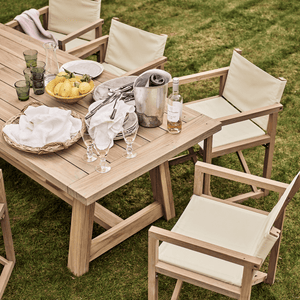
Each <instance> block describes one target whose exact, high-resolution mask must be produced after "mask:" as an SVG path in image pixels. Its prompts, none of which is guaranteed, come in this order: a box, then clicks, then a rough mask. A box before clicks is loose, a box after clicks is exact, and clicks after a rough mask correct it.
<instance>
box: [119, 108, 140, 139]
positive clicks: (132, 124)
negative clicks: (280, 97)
mask: <svg viewBox="0 0 300 300" xmlns="http://www.w3.org/2000/svg"><path fill="white" fill-rule="evenodd" d="M136 120H137V118H136V117H135V112H133V113H130V114H129V118H128V120H127V121H126V123H128V126H129V128H128V129H130V130H133V129H134V128H135V127H136V126H137V125H138V122H136ZM122 139H123V134H122V132H119V133H118V134H117V136H116V137H115V138H114V140H122Z"/></svg>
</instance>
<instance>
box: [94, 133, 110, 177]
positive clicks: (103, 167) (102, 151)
mask: <svg viewBox="0 0 300 300" xmlns="http://www.w3.org/2000/svg"><path fill="white" fill-rule="evenodd" d="M111 142H112V140H111V139H110V138H108V139H107V140H106V141H105V142H104V141H102V142H101V146H100V145H99V144H98V145H97V144H96V143H95V148H96V150H97V154H98V155H99V157H100V164H99V166H97V167H96V171H97V172H98V173H106V172H108V171H110V169H111V167H110V166H109V165H108V164H107V161H106V156H107V154H108V151H109V148H110V145H111Z"/></svg>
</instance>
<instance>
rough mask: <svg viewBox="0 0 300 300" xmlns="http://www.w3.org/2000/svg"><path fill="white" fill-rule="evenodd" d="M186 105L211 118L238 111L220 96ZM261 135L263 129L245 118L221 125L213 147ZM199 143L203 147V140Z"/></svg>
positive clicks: (263, 132) (263, 133) (214, 138)
mask: <svg viewBox="0 0 300 300" xmlns="http://www.w3.org/2000/svg"><path fill="white" fill-rule="evenodd" d="M186 106H187V107H189V108H191V109H193V110H195V111H198V112H199V113H201V114H204V115H206V116H208V117H211V118H213V119H218V118H221V117H225V116H230V115H234V114H237V113H239V112H240V111H239V110H238V109H236V108H235V107H234V106H233V105H231V104H230V103H229V102H228V101H227V100H226V99H224V98H223V97H222V96H216V97H214V98H211V99H208V100H205V101H195V102H190V103H187V104H186ZM263 135H265V131H264V130H262V129H261V128H260V127H259V126H258V125H257V124H255V123H254V122H252V121H251V120H246V121H242V122H239V123H234V124H230V125H226V126H223V127H222V130H221V131H219V132H217V133H216V134H215V135H214V137H213V147H214V148H215V147H219V146H223V145H226V144H231V143H234V142H237V141H243V140H246V139H248V138H253V137H259V136H263ZM199 145H200V147H201V148H202V149H203V142H201V143H199Z"/></svg>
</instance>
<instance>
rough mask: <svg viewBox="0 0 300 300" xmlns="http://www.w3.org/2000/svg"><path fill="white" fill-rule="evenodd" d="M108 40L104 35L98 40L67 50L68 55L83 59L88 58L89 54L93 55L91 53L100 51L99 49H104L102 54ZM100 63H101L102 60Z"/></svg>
mask: <svg viewBox="0 0 300 300" xmlns="http://www.w3.org/2000/svg"><path fill="white" fill-rule="evenodd" d="M108 38H109V36H108V35H104V36H102V37H100V38H97V39H94V40H92V41H89V42H87V43H85V44H84V45H82V46H78V47H75V48H73V49H71V50H69V51H68V53H70V54H72V55H74V56H77V57H79V58H85V57H87V56H89V55H90V54H93V53H95V52H97V51H99V50H100V49H101V47H103V48H104V51H103V52H105V51H106V46H107V43H108ZM104 56H105V53H103V57H104ZM101 62H103V60H102V61H101Z"/></svg>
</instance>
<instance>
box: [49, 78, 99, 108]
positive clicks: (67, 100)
mask: <svg viewBox="0 0 300 300" xmlns="http://www.w3.org/2000/svg"><path fill="white" fill-rule="evenodd" d="M53 80H54V79H53ZM53 80H51V81H50V82H52V81H53ZM50 82H49V83H48V84H50ZM48 84H47V85H46V87H45V90H46V92H47V94H48V95H50V96H52V97H54V98H55V99H56V100H58V101H59V102H63V103H67V104H74V103H76V102H78V101H79V100H80V99H82V98H84V97H86V96H87V95H89V94H91V93H92V92H93V91H94V89H95V85H94V81H93V80H91V81H90V84H91V85H92V89H91V90H90V91H89V92H88V93H86V94H82V95H79V96H76V97H61V96H57V95H54V93H53V92H51V91H50V90H49V89H48V88H47V87H48Z"/></svg>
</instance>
